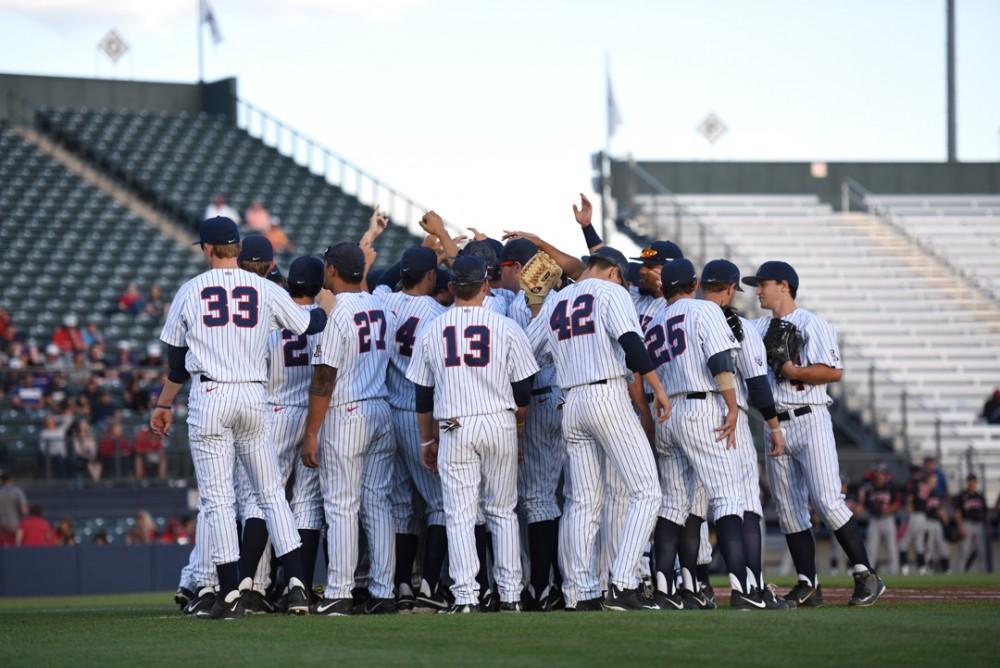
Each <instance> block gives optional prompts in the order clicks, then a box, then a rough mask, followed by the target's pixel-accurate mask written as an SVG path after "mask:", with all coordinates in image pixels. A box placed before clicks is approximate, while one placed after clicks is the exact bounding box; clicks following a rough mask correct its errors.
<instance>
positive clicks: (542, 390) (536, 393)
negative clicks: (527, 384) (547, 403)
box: [531, 387, 552, 397]
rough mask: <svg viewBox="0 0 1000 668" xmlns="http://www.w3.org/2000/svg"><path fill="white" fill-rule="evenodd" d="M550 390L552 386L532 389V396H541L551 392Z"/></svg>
mask: <svg viewBox="0 0 1000 668" xmlns="http://www.w3.org/2000/svg"><path fill="white" fill-rule="evenodd" d="M550 392H552V388H551V387H540V388H538V389H537V390H532V391H531V396H533V397H540V396H542V395H543V394H549V393H550Z"/></svg>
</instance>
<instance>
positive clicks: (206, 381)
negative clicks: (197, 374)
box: [201, 376, 215, 383]
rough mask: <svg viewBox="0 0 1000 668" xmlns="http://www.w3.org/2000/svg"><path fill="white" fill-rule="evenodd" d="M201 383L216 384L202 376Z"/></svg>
mask: <svg viewBox="0 0 1000 668" xmlns="http://www.w3.org/2000/svg"><path fill="white" fill-rule="evenodd" d="M201 382H203V383H214V382H215V381H214V380H212V379H211V378H209V377H208V376H202V377H201Z"/></svg>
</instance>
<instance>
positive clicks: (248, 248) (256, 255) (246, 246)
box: [239, 234, 274, 262]
mask: <svg viewBox="0 0 1000 668" xmlns="http://www.w3.org/2000/svg"><path fill="white" fill-rule="evenodd" d="M239 259H240V260H242V261H244V262H273V261H274V248H273V247H272V246H271V242H270V241H268V240H267V237H264V236H261V235H259V234H251V235H250V236H248V237H247V238H245V239H244V240H243V247H242V248H240V258H239Z"/></svg>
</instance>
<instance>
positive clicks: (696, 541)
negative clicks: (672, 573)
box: [677, 515, 705, 591]
mask: <svg viewBox="0 0 1000 668" xmlns="http://www.w3.org/2000/svg"><path fill="white" fill-rule="evenodd" d="M704 521H705V520H704V519H702V518H700V517H698V516H697V515H688V518H687V521H686V522H685V523H684V533H683V535H682V537H681V544H680V551H679V553H678V555H677V556H678V558H679V560H680V562H681V580H682V581H683V583H684V584H683V587H684V589H687V590H689V591H698V589H699V587H698V581H697V579H696V577H697V572H698V548H699V547H701V523H702V522H704Z"/></svg>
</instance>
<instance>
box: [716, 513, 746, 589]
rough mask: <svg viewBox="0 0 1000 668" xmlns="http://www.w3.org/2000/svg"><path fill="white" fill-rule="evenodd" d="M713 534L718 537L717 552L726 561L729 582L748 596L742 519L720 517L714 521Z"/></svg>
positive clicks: (732, 516) (735, 516) (737, 517)
mask: <svg viewBox="0 0 1000 668" xmlns="http://www.w3.org/2000/svg"><path fill="white" fill-rule="evenodd" d="M715 534H716V536H718V545H719V551H720V552H722V558H723V559H725V560H726V568H727V569H728V570H729V580H730V582H731V583H732V584H734V585H736V586H738V587H739V588H740V591H741V592H743V593H744V594H749V593H750V589H749V588H748V587H747V558H746V551H745V550H744V549H743V518H742V517H740V516H739V515H726V516H725V517H720V518H719V519H717V520H715ZM733 588H734V589H735V588H736V587H733Z"/></svg>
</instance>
